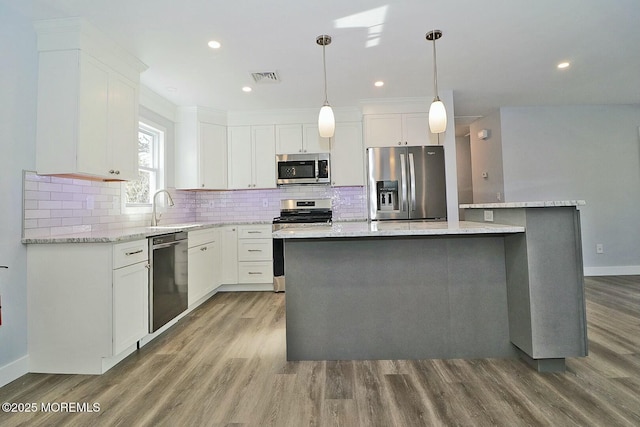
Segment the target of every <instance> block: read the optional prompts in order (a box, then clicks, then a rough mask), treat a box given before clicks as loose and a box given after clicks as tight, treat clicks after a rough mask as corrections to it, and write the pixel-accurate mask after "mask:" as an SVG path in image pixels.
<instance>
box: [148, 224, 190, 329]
mask: <svg viewBox="0 0 640 427" xmlns="http://www.w3.org/2000/svg"><path fill="white" fill-rule="evenodd" d="M187 236H188V234H187V232H186V231H181V232H177V233H170V234H163V235H161V236H152V237H149V265H150V269H149V332H155V331H157V330H158V329H160V328H161V327H163V326H164V325H166V324H167V323H168V322H170V321H171V320H172V319H175V318H176V316H178V315H179V314H180V313H182V312H184V311H185V310H186V309H187V304H188V299H187V296H188V294H187V292H188V291H187V284H188V264H187V256H188V246H189V245H188V242H187Z"/></svg>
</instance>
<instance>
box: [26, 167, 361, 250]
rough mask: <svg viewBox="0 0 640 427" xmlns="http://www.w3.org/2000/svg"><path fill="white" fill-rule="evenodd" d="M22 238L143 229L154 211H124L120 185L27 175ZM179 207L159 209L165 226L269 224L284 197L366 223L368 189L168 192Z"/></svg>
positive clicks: (293, 188)
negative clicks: (324, 204)
mask: <svg viewBox="0 0 640 427" xmlns="http://www.w3.org/2000/svg"><path fill="white" fill-rule="evenodd" d="M23 189H24V200H23V219H24V222H23V224H24V225H23V236H24V237H26V238H35V237H43V236H54V235H62V234H70V233H81V232H89V231H100V230H112V229H124V228H132V227H142V226H145V225H148V224H149V223H150V222H151V213H148V212H146V213H136V212H128V211H126V210H124V209H123V208H122V199H121V194H122V191H123V190H122V184H121V183H118V182H101V181H88V180H82V179H72V178H61V177H54V176H41V175H37V174H35V173H34V172H25V173H24V179H23ZM168 190H169V192H170V193H171V196H172V198H173V201H174V203H175V206H173V207H167V208H159V210H158V211H159V212H160V214H161V223H162V224H177V223H183V222H227V223H228V222H243V221H270V220H272V219H273V218H274V217H276V216H278V214H279V212H280V200H281V199H304V198H330V199H332V205H333V218H334V220H336V221H340V220H354V219H365V218H366V217H367V210H366V209H367V202H366V197H365V196H366V195H365V187H359V186H358V187H327V186H314V185H311V186H292V187H283V188H276V189H264V190H225V191H182V190H176V189H174V188H169V189H168Z"/></svg>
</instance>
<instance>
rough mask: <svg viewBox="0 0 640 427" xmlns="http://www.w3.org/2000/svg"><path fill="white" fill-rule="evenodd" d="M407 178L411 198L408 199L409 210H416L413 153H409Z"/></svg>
mask: <svg viewBox="0 0 640 427" xmlns="http://www.w3.org/2000/svg"><path fill="white" fill-rule="evenodd" d="M409 179H410V180H411V181H410V191H411V198H410V199H409V211H415V210H416V165H415V163H414V160H413V153H409Z"/></svg>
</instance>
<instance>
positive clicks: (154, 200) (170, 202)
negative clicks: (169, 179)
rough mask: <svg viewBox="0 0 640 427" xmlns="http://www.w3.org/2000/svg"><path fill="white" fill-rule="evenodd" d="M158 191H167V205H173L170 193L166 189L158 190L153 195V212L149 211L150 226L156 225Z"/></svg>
mask: <svg viewBox="0 0 640 427" xmlns="http://www.w3.org/2000/svg"><path fill="white" fill-rule="evenodd" d="M160 193H167V197H168V198H169V206H174V205H175V203H173V199H172V198H171V194H169V192H168V191H167V190H158V191H156V193H155V194H154V195H153V212H151V226H152V227H154V226H156V225H158V217H157V216H156V197H157V196H158V194H160Z"/></svg>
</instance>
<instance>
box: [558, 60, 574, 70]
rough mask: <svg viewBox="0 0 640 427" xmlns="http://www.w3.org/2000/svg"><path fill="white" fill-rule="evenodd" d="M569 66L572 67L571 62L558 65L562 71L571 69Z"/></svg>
mask: <svg viewBox="0 0 640 427" xmlns="http://www.w3.org/2000/svg"><path fill="white" fill-rule="evenodd" d="M569 65H571V64H570V63H569V62H566V61H565V62H561V63H559V64H558V69H560V70H562V69H565V68H569Z"/></svg>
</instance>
